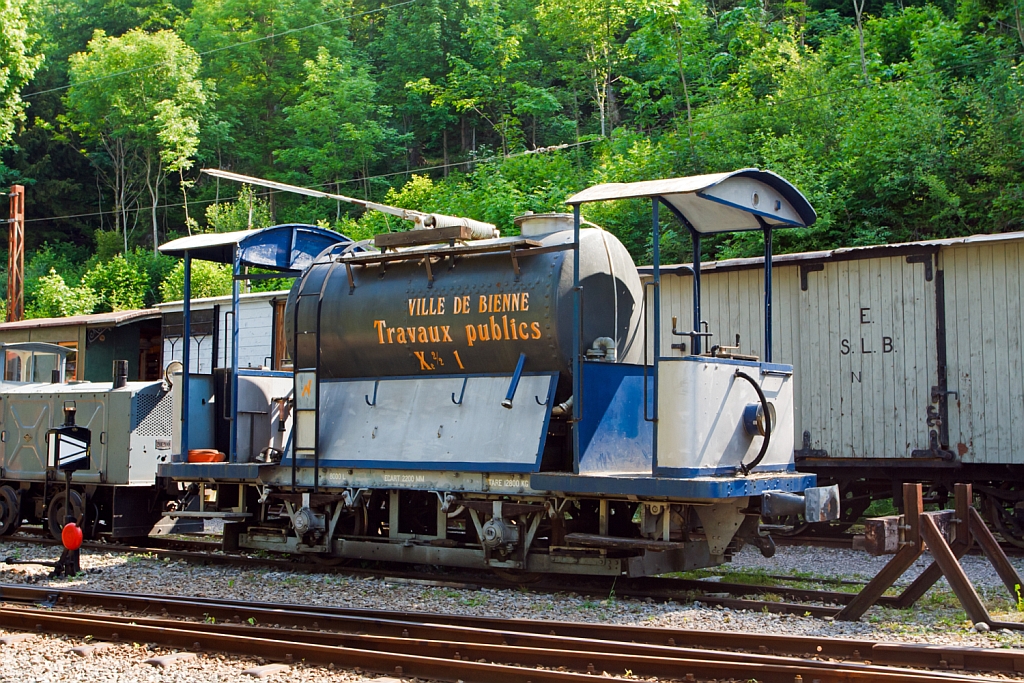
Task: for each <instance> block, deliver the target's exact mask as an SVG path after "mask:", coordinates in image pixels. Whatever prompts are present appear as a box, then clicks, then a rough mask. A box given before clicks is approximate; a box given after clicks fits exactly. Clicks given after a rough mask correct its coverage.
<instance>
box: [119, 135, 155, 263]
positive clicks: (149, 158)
mask: <svg viewBox="0 0 1024 683" xmlns="http://www.w3.org/2000/svg"><path fill="white" fill-rule="evenodd" d="M146 189H147V190H149V198H150V205H149V206H150V218H151V219H152V221H153V255H154V256H156V255H158V254H159V253H160V252H159V251H158V247H159V246H160V236H159V229H158V223H157V218H156V203H157V201H158V200H159V198H160V167H159V162H157V169H156V172H155V173H154V171H153V152H152V150H147V151H146ZM127 250H128V247H125V252H127Z"/></svg>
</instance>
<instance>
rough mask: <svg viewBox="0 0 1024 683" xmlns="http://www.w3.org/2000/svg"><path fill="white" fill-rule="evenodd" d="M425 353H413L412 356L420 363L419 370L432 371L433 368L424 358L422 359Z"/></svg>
mask: <svg viewBox="0 0 1024 683" xmlns="http://www.w3.org/2000/svg"><path fill="white" fill-rule="evenodd" d="M424 353H426V352H425V351H413V352H412V354H413V355H414V356H416V358H418V359H419V361H420V370H433V369H434V366H433V365H431V364H430V363H428V362H427V360H426V358H424V357H423V354H424Z"/></svg>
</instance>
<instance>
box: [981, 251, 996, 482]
mask: <svg viewBox="0 0 1024 683" xmlns="http://www.w3.org/2000/svg"><path fill="white" fill-rule="evenodd" d="M978 251H979V254H980V260H981V268H980V271H979V273H978V276H979V277H978V282H979V284H980V286H981V296H980V300H981V320H980V327H978V328H976V329H977V334H978V340H977V342H978V345H979V346H980V347H981V365H982V370H983V374H982V378H983V382H984V384H983V391H984V392H985V396H984V399H983V400H984V406H985V410H984V420H985V426H984V434H985V455H984V457H985V461H986V462H993V455H995V454H998V452H999V411H998V410H996V407H995V393H996V391H998V390H997V389H996V388H997V387H998V386H999V371H998V367H997V355H998V354H999V349H998V348H996V341H995V340H996V331H995V326H996V317H995V311H994V310H993V304H994V297H993V293H992V290H993V286H994V283H993V275H994V268H995V266H994V263H993V261H994V257H995V255H994V251H995V247H992V246H988V245H986V246H984V247H982V248H981V249H979V250H978Z"/></svg>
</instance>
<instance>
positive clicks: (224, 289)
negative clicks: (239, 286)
mask: <svg viewBox="0 0 1024 683" xmlns="http://www.w3.org/2000/svg"><path fill="white" fill-rule="evenodd" d="M191 284H192V292H191V293H192V298H193V299H203V298H206V297H211V296H226V295H228V294H231V267H230V266H226V265H221V264H219V263H211V262H210V261H193V262H192V278H191ZM184 292H185V262H184V261H179V262H178V265H176V266H175V267H174V269H173V270H171V272H170V273H169V274H168V275H167V277H166V279H164V281H163V282H162V283H160V299H161V301H181V300H182V299H183V298H184V297H185V295H184Z"/></svg>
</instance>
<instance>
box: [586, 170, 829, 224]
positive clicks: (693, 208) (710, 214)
mask: <svg viewBox="0 0 1024 683" xmlns="http://www.w3.org/2000/svg"><path fill="white" fill-rule="evenodd" d="M642 197H647V198H654V197H658V198H660V199H661V200H662V202H663V203H665V204H666V205H667V206H668V208H669V210H671V211H672V212H673V213H675V214H676V215H677V216H678V217H679V218H680V219H682V220H683V222H684V223H686V224H687V225H688V226H690V227H692V228H693V229H694V230H696V231H697V232H700V233H719V232H739V231H744V230H759V229H761V228H762V227H763V225H764V224H765V223H767V224H768V225H772V226H776V227H806V226H808V225H812V224H813V223H814V221H816V220H817V218H818V217H817V214H815V212H814V208H813V207H812V206H811V204H810V202H808V201H807V199H806V197H804V196H803V194H801V193H800V190H798V189H796V187H795V186H793V185H792V184H791V183H790V182H789V181H787V180H786V179H785V178H783V177H782V176H780V175H778V174H776V173H772V172H771V171H762V170H760V169H756V168H744V169H740V170H738V171H731V172H729V173H712V174H709V175H698V176H689V177H686V178H666V179H662V180H645V181H641V182H636V183H605V184H603V185H595V186H593V187H589V188H587V189H586V190H583V191H582V192H579V193H577V194H575V195H573V196H572V197H570V198H569V199H568V200H566V203H567V204H570V205H578V204H585V203H589V202H603V201H612V200H616V199H639V198H642Z"/></svg>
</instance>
